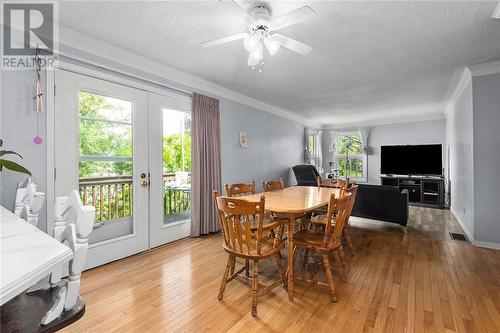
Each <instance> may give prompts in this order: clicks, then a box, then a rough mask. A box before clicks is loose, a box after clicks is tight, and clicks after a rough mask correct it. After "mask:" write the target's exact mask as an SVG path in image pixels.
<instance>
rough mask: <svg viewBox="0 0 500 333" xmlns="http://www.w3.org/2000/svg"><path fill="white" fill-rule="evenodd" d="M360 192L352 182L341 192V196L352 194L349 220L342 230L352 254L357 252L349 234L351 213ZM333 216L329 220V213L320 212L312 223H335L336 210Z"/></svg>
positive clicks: (348, 214)
mask: <svg viewBox="0 0 500 333" xmlns="http://www.w3.org/2000/svg"><path fill="white" fill-rule="evenodd" d="M357 192H358V185H356V183H354V182H353V183H350V184H349V187H347V188H345V187H343V188H342V190H341V192H340V196H343V195H346V194H351V199H350V200H349V207H348V210H347V220H346V222H345V223H344V228H343V230H342V237H343V238H344V241H345V242H346V243H347V246H348V247H349V250H350V251H351V253H352V255H353V256H354V255H356V252H355V251H354V246H353V244H352V239H351V236H350V235H349V227H350V225H349V219H350V218H351V213H352V209H353V207H354V203H355V201H356V194H357ZM333 214H334V215H333V217H332V218H331V219H330V220H328V215H327V214H320V215H316V216H313V217H312V218H311V223H312V224H319V225H325V224H326V221H330V223H331V224H332V225H335V221H336V217H335V216H336V212H333ZM340 254H341V259H342V264H343V265H344V266H345V262H344V257H343V255H342V254H343V252H342V251H341V252H340Z"/></svg>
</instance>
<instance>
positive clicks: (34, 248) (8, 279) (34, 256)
mask: <svg viewBox="0 0 500 333" xmlns="http://www.w3.org/2000/svg"><path fill="white" fill-rule="evenodd" d="M0 242H1V245H0V248H1V252H0V258H1V261H0V267H1V271H0V277H1V279H0V305H3V304H4V303H6V302H8V301H9V300H11V299H12V298H14V297H15V296H17V295H19V294H20V293H22V292H23V291H25V290H26V289H28V288H29V287H31V286H32V285H34V284H35V283H37V282H38V281H39V280H40V279H42V278H43V277H45V276H47V275H48V274H50V272H51V271H52V270H53V269H54V268H55V267H59V266H61V265H62V264H65V263H68V262H69V261H70V260H71V258H73V252H72V251H71V249H70V248H69V247H67V246H66V245H64V244H61V243H60V242H58V241H57V240H55V239H54V238H52V237H50V236H49V235H47V234H46V233H44V232H42V231H41V230H39V229H38V228H36V227H34V226H33V225H31V224H29V223H28V222H26V221H24V220H23V219H21V218H20V217H19V216H17V215H15V214H13V213H12V212H10V211H9V210H8V209H6V208H4V207H0Z"/></svg>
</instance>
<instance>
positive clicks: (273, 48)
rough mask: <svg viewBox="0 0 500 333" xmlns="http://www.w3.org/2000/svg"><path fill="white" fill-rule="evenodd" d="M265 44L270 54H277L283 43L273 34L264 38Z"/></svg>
mask: <svg viewBox="0 0 500 333" xmlns="http://www.w3.org/2000/svg"><path fill="white" fill-rule="evenodd" d="M264 44H265V45H266V47H267V50H268V51H269V54H270V55H275V54H276V52H278V50H279V49H280V46H281V43H280V42H279V41H277V40H275V39H274V38H272V37H271V36H266V38H264Z"/></svg>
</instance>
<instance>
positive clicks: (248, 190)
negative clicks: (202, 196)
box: [224, 182, 255, 197]
mask: <svg viewBox="0 0 500 333" xmlns="http://www.w3.org/2000/svg"><path fill="white" fill-rule="evenodd" d="M224 188H225V190H226V196H228V197H240V196H243V195H247V194H255V182H251V183H238V184H225V185H224Z"/></svg>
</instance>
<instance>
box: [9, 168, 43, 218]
mask: <svg viewBox="0 0 500 333" xmlns="http://www.w3.org/2000/svg"><path fill="white" fill-rule="evenodd" d="M36 188H37V186H36V184H35V183H33V182H31V177H28V178H26V180H24V181H23V182H20V183H19V184H18V185H17V190H16V201H15V203H14V213H15V214H16V215H17V216H20V217H21V218H23V219H24V220H26V221H28V222H29V223H31V224H32V225H34V226H35V227H36V226H38V214H39V213H40V210H41V209H42V207H43V202H44V201H45V193H43V192H37V191H36Z"/></svg>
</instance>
